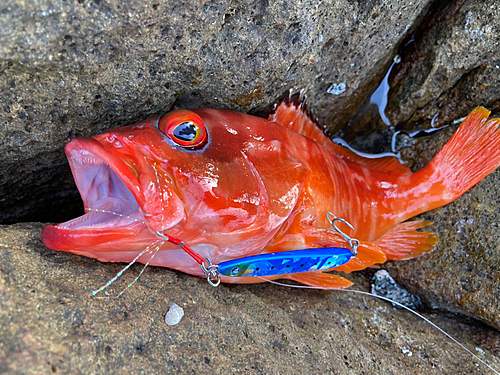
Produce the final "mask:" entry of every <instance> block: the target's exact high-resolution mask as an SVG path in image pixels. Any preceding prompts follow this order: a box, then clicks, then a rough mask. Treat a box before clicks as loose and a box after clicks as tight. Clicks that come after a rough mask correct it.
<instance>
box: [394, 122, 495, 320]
mask: <svg viewBox="0 0 500 375" xmlns="http://www.w3.org/2000/svg"><path fill="white" fill-rule="evenodd" d="M455 128H456V127H453V128H449V129H446V130H444V131H441V132H439V133H437V134H435V135H434V136H433V137H432V138H431V139H423V140H421V141H420V142H419V143H417V144H416V145H414V146H413V147H412V148H411V149H408V150H405V158H406V159H407V160H413V161H415V160H418V161H419V162H418V163H417V164H416V165H415V167H416V168H419V167H421V166H422V165H424V164H425V163H426V162H427V161H428V160H430V159H431V158H432V156H433V155H434V154H435V153H437V152H438V151H439V150H440V149H441V148H442V146H443V145H444V144H445V142H446V141H447V140H448V139H449V138H450V136H451V135H452V134H453V131H454V130H455ZM499 186H500V169H497V170H496V171H495V172H494V173H492V174H491V175H490V176H488V177H487V178H485V179H484V180H483V181H481V183H479V184H478V185H476V186H475V187H474V188H472V189H471V190H470V191H469V192H467V193H466V194H464V195H463V196H462V197H461V198H460V199H458V200H456V201H455V202H453V203H451V204H449V205H447V206H445V207H441V208H439V209H436V210H433V211H431V212H427V213H425V214H422V215H420V217H421V218H425V219H428V220H431V221H432V222H433V223H434V224H433V225H431V226H430V227H428V228H429V229H427V230H432V231H436V232H437V233H438V234H439V242H438V244H437V246H436V249H435V250H434V252H432V253H430V254H427V255H424V256H423V257H421V258H418V259H414V260H412V261H410V262H392V263H389V264H386V265H385V266H384V267H386V268H388V270H389V271H390V273H391V275H392V276H393V277H395V278H396V279H397V280H399V281H401V282H402V283H403V284H404V285H405V286H407V287H408V288H409V289H410V291H418V294H419V295H420V297H421V298H423V300H424V302H425V303H426V304H427V305H429V306H432V307H433V308H437V309H443V310H448V311H452V312H458V313H461V314H466V315H469V316H471V317H474V318H479V319H481V320H483V321H485V322H487V323H488V324H490V325H492V326H494V327H496V328H497V329H500V304H499V296H500V266H499V265H500V230H499V227H500V210H499V209H498V207H499V203H500V191H499V189H498V187H499Z"/></svg>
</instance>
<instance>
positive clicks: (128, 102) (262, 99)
mask: <svg viewBox="0 0 500 375" xmlns="http://www.w3.org/2000/svg"><path fill="white" fill-rule="evenodd" d="M426 4H427V2H426V1H413V2H412V3H411V4H410V5H409V4H402V3H400V2H399V1H395V0H390V1H384V2H381V3H370V2H368V3H365V2H363V3H359V4H358V3H356V2H355V3H353V2H350V1H347V0H344V1H341V2H330V1H328V2H316V1H303V2H297V1H294V2H268V1H260V0H259V1H256V0H254V1H248V2H239V1H236V2H234V1H218V2H205V3H203V2H199V1H185V2H178V1H169V2H157V1H153V0H147V1H126V2H123V1H120V0H109V1H106V0H99V1H90V0H78V1H76V0H71V1H68V2H61V1H59V0H57V1H56V0H48V1H45V2H43V3H38V2H34V3H33V2H25V1H16V0H9V1H6V2H5V1H4V2H2V4H1V5H0V103H1V105H0V202H1V204H2V210H1V211H0V220H3V221H4V222H15V221H17V220H19V219H20V218H21V219H24V220H30V219H31V220H33V219H35V218H36V220H45V221H56V219H55V218H54V217H53V216H50V215H47V213H48V212H53V211H63V210H66V209H68V199H66V198H67V196H69V198H73V199H74V197H75V196H76V192H75V189H74V185H72V183H71V177H70V173H69V168H68V167H67V164H66V161H65V158H64V155H63V147H64V144H65V143H66V142H68V141H69V140H70V139H71V138H73V137H75V136H88V135H92V134H98V133H101V132H102V131H103V130H105V129H107V128H110V127H117V126H123V125H128V124H132V123H134V122H137V121H139V120H143V119H145V118H148V117H150V116H152V115H157V114H161V113H163V112H166V111H168V110H170V109H172V108H179V107H183V108H193V107H223V108H230V109H235V110H240V111H244V112H248V111H250V112H261V111H262V110H264V109H265V108H266V107H267V106H268V105H270V104H272V103H273V102H274V101H275V100H276V99H277V98H278V97H280V96H281V95H283V93H284V92H285V91H287V90H288V89H289V88H293V89H295V90H299V89H302V88H305V89H306V92H307V94H308V95H309V98H310V102H312V103H314V109H315V113H316V114H317V115H318V117H319V118H320V120H321V123H322V124H325V125H328V126H329V127H330V128H331V129H336V128H338V127H340V126H341V125H342V124H343V123H344V122H345V121H346V120H347V119H348V118H349V117H350V116H352V114H353V113H355V111H356V110H357V109H358V108H359V106H360V105H361V104H362V103H363V101H364V100H365V98H366V95H367V94H368V93H369V92H370V90H371V89H372V87H373V85H374V84H376V83H377V82H378V80H379V79H380V78H381V76H382V75H383V74H384V69H385V67H386V66H387V62H388V61H390V60H391V59H392V55H393V54H394V53H395V51H396V49H397V46H398V44H399V43H400V41H401V40H402V38H404V37H405V36H407V35H410V33H411V32H412V29H413V28H414V25H415V21H416V20H417V19H418V17H419V16H420V14H421V13H422V12H423V9H424V8H425V6H426ZM333 83H337V84H340V83H345V85H346V89H345V91H343V92H342V93H341V94H339V95H332V94H330V93H328V92H327V90H328V88H329V87H330V86H331V85H332V84H333ZM45 202H54V203H52V204H51V205H47V204H46V203H45ZM58 202H59V203H58ZM56 203H57V204H56Z"/></svg>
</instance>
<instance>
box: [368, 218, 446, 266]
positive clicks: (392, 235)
mask: <svg viewBox="0 0 500 375" xmlns="http://www.w3.org/2000/svg"><path fill="white" fill-rule="evenodd" d="M430 224H432V223H431V222H430V221H428V220H416V221H407V222H404V223H401V224H398V225H396V226H395V227H393V228H391V229H389V230H388V231H387V232H386V233H385V234H384V235H383V236H382V237H380V238H379V239H378V240H376V241H375V242H374V243H375V244H376V245H377V246H378V247H379V248H381V249H382V251H383V252H384V253H385V255H386V256H387V259H389V260H406V259H413V258H416V257H419V256H420V255H422V254H425V253H427V252H429V251H432V250H433V249H434V246H435V245H436V243H437V242H438V235H437V233H434V232H418V231H417V229H420V228H423V227H425V226H427V225H430Z"/></svg>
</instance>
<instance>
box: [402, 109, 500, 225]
mask: <svg viewBox="0 0 500 375" xmlns="http://www.w3.org/2000/svg"><path fill="white" fill-rule="evenodd" d="M489 114H490V111H488V110H487V109H486V108H483V107H478V108H476V109H474V110H473V111H472V112H471V113H470V114H469V116H467V118H466V119H465V120H464V121H463V122H462V124H461V125H460V127H459V128H458V129H457V131H456V132H455V134H454V135H453V137H452V138H451V139H450V140H449V141H448V143H447V144H446V145H445V146H444V147H443V149H442V150H441V151H440V152H439V153H438V154H437V155H436V156H435V157H434V159H432V161H431V162H430V163H429V164H428V165H427V166H425V167H424V168H423V169H422V170H420V171H418V172H416V173H414V174H413V175H411V177H410V181H409V184H410V185H411V186H412V188H413V191H414V192H416V191H417V190H418V191H419V192H420V193H421V194H422V192H423V195H424V196H423V197H422V198H421V199H420V200H419V205H420V207H412V210H411V211H412V212H407V214H410V215H409V216H408V217H412V216H415V215H416V214H419V213H422V212H425V211H429V210H432V209H434V208H437V207H441V206H444V205H445V204H448V203H450V202H452V201H454V200H455V199H457V198H458V197H460V196H461V195H462V194H464V193H465V192H466V191H467V190H469V189H470V188H472V187H473V186H474V185H476V184H477V183H478V182H479V181H481V180H482V179H483V178H484V177H486V176H487V175H489V174H490V173H491V172H493V171H494V170H495V169H496V168H497V167H498V166H499V165H500V119H490V120H488V116H489Z"/></svg>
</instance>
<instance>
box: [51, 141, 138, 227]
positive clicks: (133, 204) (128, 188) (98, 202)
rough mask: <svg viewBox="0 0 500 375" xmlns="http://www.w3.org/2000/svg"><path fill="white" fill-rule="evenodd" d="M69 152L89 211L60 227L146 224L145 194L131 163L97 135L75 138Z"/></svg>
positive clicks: (67, 150)
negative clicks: (107, 147) (114, 152)
mask: <svg viewBox="0 0 500 375" xmlns="http://www.w3.org/2000/svg"><path fill="white" fill-rule="evenodd" d="M65 152H66V156H67V158H68V162H69V164H70V167H71V171H72V173H73V178H74V180H75V183H76V186H77V188H78V191H79V192H80V195H81V197H82V200H83V203H84V207H85V211H86V213H85V214H84V215H83V216H79V217H77V218H75V219H73V220H70V221H67V222H65V223H61V224H59V225H57V226H55V227H56V228H58V229H61V230H84V229H89V227H92V229H93V230H97V231H105V230H106V229H110V228H113V230H117V229H119V227H124V226H129V225H130V224H134V223H138V222H139V223H143V224H144V222H143V218H142V213H141V207H142V206H143V204H144V195H143V194H142V192H141V188H140V184H139V180H138V178H137V176H136V174H135V173H134V171H133V170H132V169H131V167H130V166H128V165H127V164H126V163H125V162H124V161H122V160H121V159H120V158H119V157H118V156H116V155H114V154H113V153H112V152H111V151H109V150H107V149H106V148H105V147H104V146H103V145H102V144H101V143H100V142H99V141H97V140H95V139H93V138H74V139H73V140H71V142H69V143H68V144H67V145H66V148H65ZM144 225H145V224H144Z"/></svg>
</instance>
